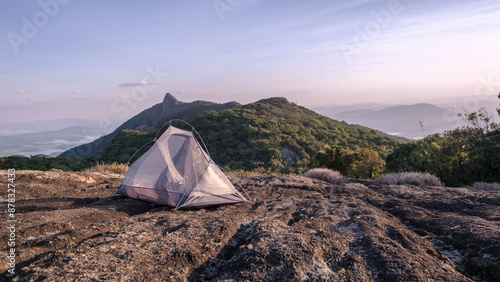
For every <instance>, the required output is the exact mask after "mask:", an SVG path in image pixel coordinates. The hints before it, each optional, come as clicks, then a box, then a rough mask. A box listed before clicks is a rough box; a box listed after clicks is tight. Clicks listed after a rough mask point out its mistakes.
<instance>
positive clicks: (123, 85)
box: [118, 81, 163, 87]
mask: <svg viewBox="0 0 500 282" xmlns="http://www.w3.org/2000/svg"><path fill="white" fill-rule="evenodd" d="M159 84H163V83H161V82H147V81H139V82H129V83H123V84H119V85H118V87H136V86H150V85H159Z"/></svg>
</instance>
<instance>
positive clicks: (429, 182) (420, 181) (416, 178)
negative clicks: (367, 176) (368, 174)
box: [376, 172, 443, 187]
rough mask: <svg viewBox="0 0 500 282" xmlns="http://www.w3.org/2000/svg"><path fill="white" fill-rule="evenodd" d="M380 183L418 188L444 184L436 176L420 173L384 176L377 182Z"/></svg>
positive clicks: (398, 173) (400, 173) (399, 173)
mask: <svg viewBox="0 0 500 282" xmlns="http://www.w3.org/2000/svg"><path fill="white" fill-rule="evenodd" d="M376 181H377V182H378V183H382V184H389V185H402V184H409V185H417V186H440V187H442V186H443V184H442V183H441V180H439V178H438V177H437V176H435V175H432V174H429V173H420V172H397V173H389V174H385V175H382V176H381V177H379V178H377V180H376Z"/></svg>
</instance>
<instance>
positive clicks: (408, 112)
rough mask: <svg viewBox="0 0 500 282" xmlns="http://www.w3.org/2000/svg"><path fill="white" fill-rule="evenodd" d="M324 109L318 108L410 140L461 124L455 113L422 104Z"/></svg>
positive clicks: (341, 118) (340, 118) (335, 117)
mask: <svg viewBox="0 0 500 282" xmlns="http://www.w3.org/2000/svg"><path fill="white" fill-rule="evenodd" d="M373 106H374V105H372V107H373ZM332 110H333V109H332ZM327 111H328V109H326V108H323V109H322V112H323V114H326V115H327V116H329V117H331V118H333V119H337V120H343V121H345V122H347V123H351V124H359V125H363V126H366V127H370V128H373V129H377V130H380V131H383V132H385V133H388V134H392V135H398V136H403V137H406V138H413V139H415V138H422V137H424V136H426V135H428V134H433V133H441V132H443V131H446V130H450V129H453V128H456V127H458V126H461V125H463V122H462V120H461V119H460V118H459V117H458V116H457V113H455V112H452V111H450V110H447V109H445V108H441V107H438V106H435V105H431V104H426V103H419V104H414V105H400V106H391V107H385V108H382V109H378V110H374V109H355V110H348V111H342V112H338V111H337V112H336V113H335V112H327Z"/></svg>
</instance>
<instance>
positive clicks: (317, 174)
mask: <svg viewBox="0 0 500 282" xmlns="http://www.w3.org/2000/svg"><path fill="white" fill-rule="evenodd" d="M305 176H306V177H310V178H316V179H319V180H324V181H328V182H331V181H333V180H335V179H339V178H344V177H343V176H342V174H340V172H338V171H336V170H331V169H328V168H312V169H310V170H308V171H307V172H306V174H305Z"/></svg>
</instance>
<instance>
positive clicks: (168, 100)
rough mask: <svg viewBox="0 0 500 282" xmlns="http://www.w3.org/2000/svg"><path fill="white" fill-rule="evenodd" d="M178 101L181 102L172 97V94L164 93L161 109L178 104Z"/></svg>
mask: <svg viewBox="0 0 500 282" xmlns="http://www.w3.org/2000/svg"><path fill="white" fill-rule="evenodd" d="M180 103H181V102H179V100H177V99H176V98H175V97H174V95H172V94H170V93H167V94H165V98H163V102H162V106H163V109H166V108H169V107H171V106H173V105H178V104H180Z"/></svg>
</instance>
